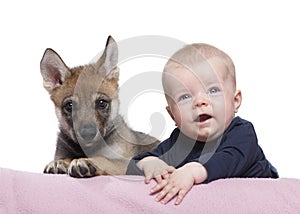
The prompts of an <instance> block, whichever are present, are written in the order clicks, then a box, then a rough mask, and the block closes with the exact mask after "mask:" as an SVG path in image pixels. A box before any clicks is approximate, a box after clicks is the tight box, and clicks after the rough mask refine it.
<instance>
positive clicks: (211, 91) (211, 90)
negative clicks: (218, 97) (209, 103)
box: [208, 87, 220, 94]
mask: <svg viewBox="0 0 300 214" xmlns="http://www.w3.org/2000/svg"><path fill="white" fill-rule="evenodd" d="M219 91H220V89H219V88H217V87H213V88H211V89H209V90H208V93H209V94H215V93H217V92H219Z"/></svg>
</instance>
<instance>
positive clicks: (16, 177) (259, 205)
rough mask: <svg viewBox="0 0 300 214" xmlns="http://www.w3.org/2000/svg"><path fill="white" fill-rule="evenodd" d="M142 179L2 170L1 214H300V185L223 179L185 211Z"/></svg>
mask: <svg viewBox="0 0 300 214" xmlns="http://www.w3.org/2000/svg"><path fill="white" fill-rule="evenodd" d="M154 184H155V182H154V181H153V182H152V183H151V184H149V185H146V184H144V181H143V177H141V176H99V177H94V178H88V179H75V178H71V177H69V176H67V175H46V174H39V173H29V172H22V171H15V170H11V169H3V168H0V213H1V214H18V213H22V214H23V213H30V214H32V213H41V214H45V213H60V214H61V213H72V214H73V213H80V214H81V213H88V214H93V213H124V214H125V213H126V214H127V213H138V214H141V213H155V214H157V213H187V212H188V213H239V214H240V213H272V214H275V213H300V179H291V178H280V179H253V178H251V179H250V178H248V179H241V178H231V179H221V180H217V181H214V182H211V183H209V184H201V185H196V186H194V187H193V188H192V189H191V191H190V192H189V193H188V194H187V196H186V198H185V199H184V200H183V202H182V203H181V204H180V205H177V206H175V205H174V201H175V200H174V199H173V200H172V201H171V202H169V203H168V204H167V205H163V204H161V203H158V202H156V201H155V200H154V197H155V195H149V192H150V188H151V187H152V186H153V185H154Z"/></svg>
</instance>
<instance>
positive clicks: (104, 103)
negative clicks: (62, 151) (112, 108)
mask: <svg viewBox="0 0 300 214" xmlns="http://www.w3.org/2000/svg"><path fill="white" fill-rule="evenodd" d="M108 104H109V103H108V101H107V100H104V99H99V100H97V101H96V108H98V109H106V108H107V107H108Z"/></svg>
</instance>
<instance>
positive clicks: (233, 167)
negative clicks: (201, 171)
mask: <svg viewBox="0 0 300 214" xmlns="http://www.w3.org/2000/svg"><path fill="white" fill-rule="evenodd" d="M260 151H261V150H260V147H259V145H258V143H257V137H256V134H255V131H254V127H253V125H252V124H251V123H250V122H247V123H241V124H239V125H236V126H234V128H233V129H232V130H230V131H228V133H227V134H226V133H225V134H224V136H223V139H222V142H221V145H220V146H219V148H218V149H217V151H216V152H215V153H214V154H213V155H212V157H211V158H210V159H209V160H208V161H207V162H206V163H204V164H203V165H204V167H205V168H206V170H207V173H208V178H207V180H206V182H210V181H213V180H216V179H219V178H229V177H245V176H246V175H247V170H249V169H251V167H252V165H253V164H254V163H255V162H256V161H257V160H256V159H257V154H258V153H259V152H260Z"/></svg>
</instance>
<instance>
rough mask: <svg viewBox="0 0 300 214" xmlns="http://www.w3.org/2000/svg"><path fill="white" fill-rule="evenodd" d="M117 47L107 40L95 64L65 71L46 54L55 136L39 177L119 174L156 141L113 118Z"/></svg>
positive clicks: (59, 61) (43, 62)
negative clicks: (51, 157)
mask: <svg viewBox="0 0 300 214" xmlns="http://www.w3.org/2000/svg"><path fill="white" fill-rule="evenodd" d="M117 63H118V48H117V44H116V42H115V41H114V39H113V38H112V37H111V36H109V37H108V39H107V43H106V47H105V50H104V52H103V54H102V56H101V57H100V58H99V59H98V61H97V62H95V63H91V64H88V65H85V66H78V67H74V68H69V67H67V66H66V64H65V63H64V62H63V60H62V59H61V58H60V56H59V55H58V54H57V53H56V52H55V51H53V50H52V49H46V51H45V53H44V56H43V58H42V60H41V63H40V68H41V74H42V77H43V81H44V87H45V89H46V90H47V91H48V92H49V94H50V97H51V100H52V101H53V102H54V105H55V112H56V116H57V118H58V121H59V125H60V127H59V133H58V138H57V144H56V151H55V156H54V160H53V161H51V162H50V163H49V164H48V165H47V166H46V167H45V169H44V173H54V174H64V173H66V174H69V175H70V176H72V177H78V178H82V177H92V176H97V175H122V174H125V172H126V168H127V165H128V163H129V160H130V158H131V157H133V156H134V155H136V154H138V153H141V152H143V151H148V150H150V149H151V148H153V147H154V146H156V145H157V144H158V143H159V141H158V140H157V139H155V138H154V137H151V136H149V135H146V134H144V133H141V132H137V131H134V130H132V129H130V128H129V127H128V125H127V124H126V123H125V122H124V119H123V118H122V116H120V115H119V113H118V111H119V98H118V89H119V88H118V87H119V86H118V79H119V69H118V67H117Z"/></svg>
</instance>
